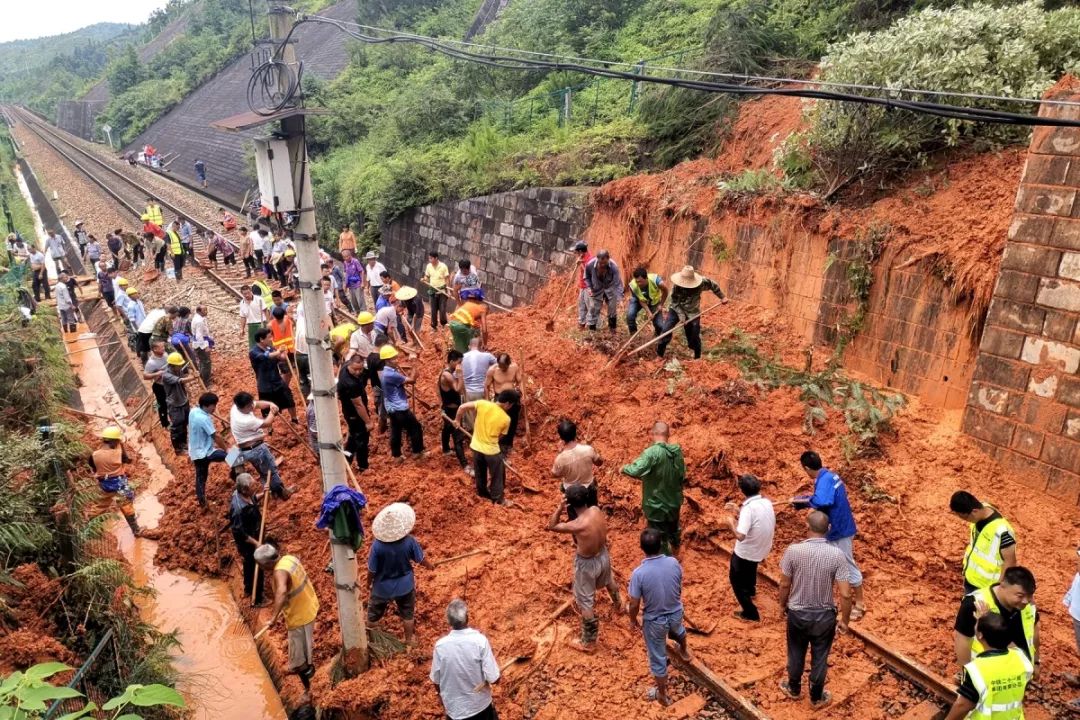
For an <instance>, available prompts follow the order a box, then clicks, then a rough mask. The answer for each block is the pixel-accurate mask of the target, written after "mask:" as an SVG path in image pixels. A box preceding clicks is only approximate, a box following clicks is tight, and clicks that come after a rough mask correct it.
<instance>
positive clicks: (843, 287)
mask: <svg viewBox="0 0 1080 720" xmlns="http://www.w3.org/2000/svg"><path fill="white" fill-rule="evenodd" d="M642 215H644V216H645V219H644V222H643V223H640V224H639V222H638V218H639V217H641V216H642ZM628 218H629V220H628ZM587 234H588V237H589V241H590V246H591V247H592V248H594V249H596V248H600V247H607V248H609V249H610V250H611V252H612V253H613V256H614V257H615V258H616V259H617V260H618V261H619V262H620V264H621V265H623V266H624V267H632V266H633V265H636V264H637V263H642V262H643V263H646V264H647V265H648V266H649V268H650V270H653V271H655V272H660V273H663V274H665V275H669V274H671V273H673V272H675V271H676V270H678V269H679V268H681V267H682V266H683V265H686V264H691V265H694V266H695V267H696V268H698V269H699V270H700V271H701V272H703V273H704V274H706V275H708V276H709V277H711V278H713V279H714V280H716V281H717V282H718V283H720V286H721V287H722V288H724V290H725V292H727V293H728V294H729V295H731V296H732V297H733V298H734V299H735V300H737V301H739V302H741V303H744V304H746V305H749V306H757V307H760V308H766V309H770V310H776V311H777V312H778V313H779V314H780V315H781V316H782V317H783V319H784V320H785V322H786V324H788V325H789V326H791V327H792V328H793V329H794V330H795V331H796V332H797V333H798V334H799V335H800V336H801V338H802V339H803V341H804V342H805V343H806V345H815V346H818V347H820V348H822V349H823V351H824V352H826V353H828V352H831V351H832V348H833V347H835V345H836V341H837V338H838V333H839V329H840V325H841V323H842V322H843V321H844V319H845V318H846V317H848V315H849V314H850V313H851V312H853V311H854V310H855V303H854V300H853V299H852V298H851V297H850V289H849V283H848V279H847V276H848V268H849V266H850V264H851V263H852V262H853V260H854V258H855V255H856V250H857V249H858V243H857V242H856V239H855V238H853V237H841V236H837V235H833V234H829V233H827V232H824V231H823V230H822V229H821V227H820V225H819V223H818V221H817V219H816V217H815V216H814V215H813V214H810V213H807V212H806V211H805V209H803V208H801V207H799V206H798V205H797V204H794V203H792V204H790V205H781V206H779V207H776V208H774V209H771V210H770V212H769V213H767V214H765V213H759V212H747V211H745V210H743V209H741V208H740V207H737V206H733V207H727V206H717V207H713V208H711V209H710V211H709V212H708V214H697V213H696V212H687V213H683V214H681V215H677V216H674V217H672V216H671V215H670V214H668V213H664V212H653V213H648V212H642V211H641V210H640V209H639V208H628V207H626V206H624V205H622V204H617V205H608V204H606V203H602V204H600V205H598V206H597V207H596V208H595V210H594V216H593V219H592V223H591V225H590V228H589V231H588V233H587ZM886 253H887V248H886ZM909 259H910V258H909V257H908V255H906V254H903V253H900V254H896V253H893V254H891V255H889V254H886V255H885V256H883V257H882V258H881V259H880V260H878V261H877V262H875V263H874V273H875V277H874V282H873V284H872V286H871V292H870V298H869V302H868V306H867V314H866V318H865V321H864V323H863V327H862V329H861V330H860V331H859V333H858V334H857V335H856V336H855V338H854V340H853V341H852V342H851V344H850V345H849V346H848V347H847V349H846V351H845V353H844V367H845V368H846V369H848V370H849V371H853V372H855V373H858V374H861V375H863V376H865V377H866V378H868V379H869V380H871V381H872V382H874V383H876V384H878V385H885V386H888V387H891V388H895V389H897V390H901V391H903V392H905V393H908V394H911V395H915V396H918V397H919V398H920V399H921V400H922V401H923V402H924V403H926V404H929V405H932V406H934V407H944V408H949V409H955V410H962V409H963V408H964V406H965V403H966V399H967V391H968V384H969V382H970V380H971V374H972V370H973V361H974V357H975V348H974V347H973V343H972V340H971V338H970V333H969V328H970V322H971V321H970V318H969V317H968V316H967V313H966V307H964V306H957V305H956V303H955V302H954V301H953V300H952V299H951V297H950V294H949V287H948V286H947V285H946V284H945V282H943V281H942V280H941V279H940V278H938V277H936V276H933V275H929V274H927V273H926V272H925V271H924V270H923V269H922V268H920V267H918V266H908V267H905V263H906V261H907V260H909Z"/></svg>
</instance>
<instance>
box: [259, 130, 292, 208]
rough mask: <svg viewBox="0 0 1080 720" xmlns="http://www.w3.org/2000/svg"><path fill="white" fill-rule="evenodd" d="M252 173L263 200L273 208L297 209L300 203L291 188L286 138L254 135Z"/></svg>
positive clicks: (263, 202) (264, 203) (290, 171)
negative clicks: (253, 168)
mask: <svg viewBox="0 0 1080 720" xmlns="http://www.w3.org/2000/svg"><path fill="white" fill-rule="evenodd" d="M253 142H254V144H255V175H256V176H257V177H258V178H259V194H260V195H261V196H262V204H263V206H264V207H266V209H267V210H270V211H272V212H296V211H297V210H299V209H300V208H299V206H298V205H297V202H296V194H295V193H294V192H293V168H292V159H291V158H290V157H289V141H288V140H280V139H277V138H256V139H255V140H254V141H253Z"/></svg>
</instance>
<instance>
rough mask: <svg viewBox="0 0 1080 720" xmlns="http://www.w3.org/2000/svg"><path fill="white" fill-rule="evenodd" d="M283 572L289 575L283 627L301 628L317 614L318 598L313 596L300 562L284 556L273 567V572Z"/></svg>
mask: <svg viewBox="0 0 1080 720" xmlns="http://www.w3.org/2000/svg"><path fill="white" fill-rule="evenodd" d="M278 570H284V571H285V572H287V573H289V581H290V582H289V588H290V589H289V594H288V595H287V596H286V600H285V608H284V609H283V611H282V614H283V615H285V627H287V628H289V629H290V630H293V629H295V628H298V627H303V626H305V625H307V624H308V623H309V622H311V621H312V620H314V619H315V616H316V615H317V614H318V612H319V598H318V597H317V596H316V595H315V588H313V587H312V586H311V582H309V581H308V576H307V573H306V572H305V571H304V566H303V565H301V564H300V561H299V560H298V559H297V558H296V557H294V556H292V555H285V556H283V557H282V558H281V559H279V560H278V561H277V563H276V564H275V565H274V572H277V571H278Z"/></svg>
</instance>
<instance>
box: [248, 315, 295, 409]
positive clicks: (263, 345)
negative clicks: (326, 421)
mask: <svg viewBox="0 0 1080 720" xmlns="http://www.w3.org/2000/svg"><path fill="white" fill-rule="evenodd" d="M248 360H249V361H250V362H251V369H252V370H254V371H255V386H256V388H258V390H259V399H260V400H265V401H267V402H269V403H273V404H274V405H277V406H278V408H280V409H281V410H285V411H287V412H288V413H289V419H290V420H292V422H293V424H296V422H297V420H296V402H295V401H294V400H293V394H292V390H291V389H290V388H289V386H288V385H286V384H285V380H284V379H282V377H281V372H282V370H283V369H287V366H285V363H287V362H288V361H287V360H286V358H285V353H284V352H283V351H281V350H274V348H273V338H272V337H271V335H270V329H269V328H262V329H260V330H257V331H256V332H255V345H254V346H252V348H251V350H249V351H248ZM283 366H284V367H283ZM263 417H266V414H265V413H264V414H263Z"/></svg>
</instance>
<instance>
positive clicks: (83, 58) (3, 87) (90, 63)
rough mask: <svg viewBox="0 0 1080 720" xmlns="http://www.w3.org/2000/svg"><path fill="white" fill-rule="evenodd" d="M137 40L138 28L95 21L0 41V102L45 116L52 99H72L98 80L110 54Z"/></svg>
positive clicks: (53, 105)
mask: <svg viewBox="0 0 1080 720" xmlns="http://www.w3.org/2000/svg"><path fill="white" fill-rule="evenodd" d="M138 39H139V28H138V26H135V25H124V24H120V23H98V24H96V25H90V26H87V27H84V28H81V29H79V30H76V31H74V32H70V33H64V34H63V35H52V36H49V37H43V38H35V39H33V40H12V41H9V42H5V43H0V100H2V101H4V102H19V103H25V104H27V105H30V106H31V107H33V108H34V109H36V110H38V111H40V112H43V113H45V114H47V115H51V114H52V113H53V111H54V110H55V109H56V103H57V102H58V101H60V100H69V99H72V98H75V97H77V96H78V95H79V94H80V93H82V92H83V91H84V90H85V89H86V88H87V87H89V86H90V85H91V84H92V83H93V82H94V80H96V79H97V78H98V77H100V76H101V73H102V72H104V70H105V66H106V65H107V64H108V62H109V58H110V56H111V54H112V53H114V52H115V51H116V50H117V49H118V48H120V47H123V46H124V45H125V44H129V43H132V42H135V41H137V40H138Z"/></svg>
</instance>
